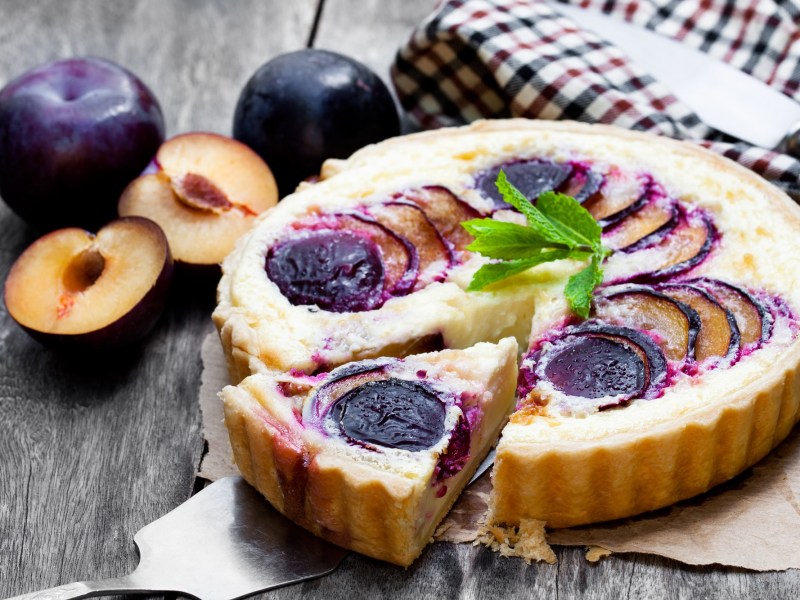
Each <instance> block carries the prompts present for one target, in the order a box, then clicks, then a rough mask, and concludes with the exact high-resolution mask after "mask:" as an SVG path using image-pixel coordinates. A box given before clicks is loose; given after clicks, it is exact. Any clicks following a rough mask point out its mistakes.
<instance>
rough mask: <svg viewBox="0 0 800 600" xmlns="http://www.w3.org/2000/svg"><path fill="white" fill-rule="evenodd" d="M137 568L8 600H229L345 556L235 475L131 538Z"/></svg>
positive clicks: (309, 574)
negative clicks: (163, 598) (170, 595)
mask: <svg viewBox="0 0 800 600" xmlns="http://www.w3.org/2000/svg"><path fill="white" fill-rule="evenodd" d="M133 539H134V541H135V542H136V546H137V547H138V548H139V555H140V561H139V566H138V567H136V570H135V571H133V573H131V574H130V575H128V576H126V577H120V578H119V579H105V580H102V581H84V582H76V583H69V584H66V585H60V586H58V587H54V588H51V589H48V590H43V591H40V592H33V593H31V594H23V595H22V596H17V597H15V598H12V599H9V600H34V599H36V600H45V599H52V600H67V599H69V598H90V597H93V596H107V595H113V594H117V593H120V594H154V593H164V592H176V593H179V594H184V595H189V596H194V597H195V598H201V599H202V600H233V599H234V598H242V597H244V596H249V595H251V594H255V593H257V592H263V591H267V590H270V589H273V588H276V587H280V586H282V585H286V584H288V583H294V582H298V581H304V580H306V579H312V578H314V577H319V576H320V575H325V574H327V573H330V572H331V571H333V570H334V569H335V568H336V567H337V566H338V565H339V563H340V562H341V560H342V559H343V558H344V557H345V556H346V555H347V550H344V549H342V548H339V547H338V546H334V545H333V544H330V543H328V542H325V541H324V540H321V539H320V538H317V537H316V536H314V535H312V534H310V533H308V532H307V531H306V530H304V529H302V528H301V527H299V526H297V525H295V524H294V523H292V522H291V521H289V520H288V519H286V518H285V517H284V516H282V515H281V514H280V513H279V512H278V511H276V510H275V509H274V508H272V506H270V504H269V503H268V502H267V501H266V500H265V499H264V498H263V497H262V496H261V495H260V494H259V493H258V492H257V491H256V490H254V489H253V488H252V487H250V486H249V485H248V484H247V483H246V482H245V481H244V480H243V479H242V478H241V477H226V478H224V479H220V480H218V481H216V482H214V483H212V484H211V485H209V486H208V487H207V488H205V489H204V490H203V491H201V492H199V493H197V494H195V495H194V496H193V497H192V498H190V499H189V500H188V501H187V502H185V503H183V504H181V505H180V506H179V507H178V508H176V509H175V510H173V511H172V512H170V513H168V514H166V515H165V516H163V517H161V518H160V519H158V520H157V521H154V522H152V523H150V524H149V525H147V526H145V527H143V528H142V529H140V530H139V532H138V533H137V534H136V535H135V536H134V538H133Z"/></svg>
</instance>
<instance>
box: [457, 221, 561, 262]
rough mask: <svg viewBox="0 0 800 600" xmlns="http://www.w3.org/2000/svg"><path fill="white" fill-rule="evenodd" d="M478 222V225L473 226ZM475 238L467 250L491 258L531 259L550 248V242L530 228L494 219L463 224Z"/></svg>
mask: <svg viewBox="0 0 800 600" xmlns="http://www.w3.org/2000/svg"><path fill="white" fill-rule="evenodd" d="M476 222H477V224H476V225H473V224H475V223H476ZM462 225H463V226H464V228H465V229H466V230H467V231H468V232H469V233H470V234H472V235H473V236H474V237H475V240H474V241H473V242H472V243H471V244H470V245H469V246H467V250H472V251H473V252H479V253H480V254H482V255H483V256H487V257H489V258H500V259H504V260H514V259H518V258H530V257H532V256H535V255H537V254H538V253H539V252H541V250H542V248H549V247H550V246H551V244H550V242H548V241H547V240H545V239H543V238H542V237H540V236H539V234H538V233H536V232H535V231H534V230H533V229H531V228H530V227H525V226H524V225H518V224H517V223H505V222H503V221H493V220H492V219H475V220H474V221H466V222H464V223H462Z"/></svg>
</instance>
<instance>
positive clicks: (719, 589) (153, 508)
mask: <svg viewBox="0 0 800 600" xmlns="http://www.w3.org/2000/svg"><path fill="white" fill-rule="evenodd" d="M432 4H433V1H432V0H413V1H412V0H391V1H389V0H365V1H363V2H359V1H355V0H324V3H323V4H322V5H321V6H320V5H319V2H318V1H317V0H293V1H291V2H283V1H279V0H237V1H236V2H230V1H229V2H225V1H224V0H217V1H211V0H204V1H200V0H195V1H192V0H113V1H112V0H106V1H103V0H46V1H45V0H38V1H31V0H2V2H0V84H2V83H4V82H6V81H7V80H8V79H9V78H10V77H12V76H14V75H16V74H19V73H21V72H23V71H25V70H26V69H28V68H30V67H33V66H35V65H37V64H40V63H42V62H44V61H46V60H49V59H53V58H58V57H66V56H70V55H82V54H95V55H99V56H105V57H108V58H111V59H112V60H116V61H118V62H120V63H121V64H123V65H126V66H127V67H129V68H130V69H131V70H133V71H134V72H136V73H138V74H139V75H140V76H141V77H142V78H143V79H144V80H145V81H146V82H147V83H148V84H149V85H150V86H151V87H152V88H153V90H154V91H155V93H156V95H157V96H158V97H159V98H160V100H161V102H162V105H163V108H164V110H165V113H166V117H167V122H168V129H169V133H170V134H175V133H178V132H183V131H190V130H211V131H217V132H222V133H228V132H229V131H230V123H231V118H232V114H233V107H234V104H235V101H236V97H237V96H238V93H239V90H240V89H241V87H242V86H243V85H244V83H245V81H246V80H247V78H248V77H249V76H250V74H251V73H252V72H253V71H254V70H255V69H256V68H257V67H258V66H259V65H260V64H262V63H263V62H264V61H266V60H267V59H269V58H270V57H272V56H275V55H276V54H278V53H280V52H283V51H288V50H294V49H298V48H301V47H304V46H305V45H306V44H307V43H308V41H309V40H310V39H311V38H312V34H314V35H313V41H314V44H315V45H316V46H318V47H322V48H327V49H332V50H339V51H342V52H344V53H346V54H349V55H351V56H354V57H356V58H359V59H361V60H362V61H364V62H366V63H367V64H369V65H370V66H371V67H373V68H374V69H376V71H378V72H379V73H380V74H381V75H382V76H384V77H386V75H387V72H388V65H389V63H390V61H391V59H392V57H393V54H394V52H395V50H396V48H397V46H398V44H400V43H401V42H402V40H403V39H404V38H405V36H406V35H408V32H409V31H410V28H411V26H412V25H413V24H414V23H416V22H418V21H419V20H420V19H421V18H422V17H423V16H424V15H425V14H427V12H428V11H429V10H430V8H431V6H432ZM318 9H321V10H320V12H319V17H320V18H319V21H318V24H317V26H316V29H315V25H314V24H315V16H316V15H317V11H318ZM35 237H36V232H35V231H33V230H32V229H30V228H28V227H26V226H25V225H24V224H23V223H22V222H21V221H20V220H19V219H18V218H17V217H16V216H14V215H13V214H11V213H10V211H8V209H6V208H5V206H3V205H0V277H2V278H3V280H4V279H5V276H6V274H7V272H8V269H9V267H10V266H11V263H12V262H13V260H14V259H15V258H16V257H17V256H18V255H19V253H20V252H21V251H22V250H23V249H24V248H25V247H26V246H27V245H28V244H29V243H31V242H32V241H33V240H34V239H35ZM212 306H213V289H212V288H211V287H210V286H208V285H194V284H191V282H190V281H188V279H187V278H185V277H184V278H181V279H179V281H178V285H177V286H176V287H175V289H174V291H173V297H172V299H171V305H170V308H169V310H168V312H167V314H166V315H165V317H164V318H163V319H162V321H161V322H160V324H159V325H158V327H157V329H156V331H155V332H154V334H153V335H152V336H150V337H149V338H148V339H147V340H146V341H145V343H143V344H142V345H141V347H139V348H138V349H137V350H136V351H134V352H132V353H130V355H128V356H125V357H119V358H116V359H114V360H113V361H110V362H106V363H100V362H97V361H96V360H92V361H89V360H86V359H82V358H81V357H77V356H73V357H69V358H66V357H64V356H61V355H58V354H56V353H54V352H51V351H49V350H46V349H44V348H42V347H41V346H39V345H38V344H37V343H35V342H33V341H32V340H30V339H29V338H28V337H27V336H26V335H25V334H24V333H22V331H20V330H19V329H18V328H17V327H16V326H15V325H14V323H13V322H12V321H11V319H10V318H9V317H8V314H7V312H6V311H5V309H4V308H2V309H0V597H6V596H10V595H15V594H20V593H22V592H27V591H33V590H35V589H40V588H42V587H48V586H52V585H56V584H59V583H66V582H69V581H73V580H80V579H99V578H103V577H110V576H118V575H121V574H123V573H126V572H128V571H130V570H131V569H132V568H133V567H134V566H135V564H136V560H137V559H136V552H135V550H134V546H133V543H132V537H133V534H134V533H135V532H136V531H137V530H138V529H139V528H140V527H142V526H143V525H145V524H147V523H149V522H150V521H152V520H154V519H156V518H157V517H159V516H161V515H162V514H164V513H166V512H168V511H169V510H171V509H172V508H174V507H175V506H177V505H178V504H180V503H181V502H182V501H183V500H185V499H186V498H187V497H188V496H189V495H190V494H191V493H192V490H193V486H194V470H195V468H196V466H197V463H198V460H199V457H200V454H201V452H202V441H201V438H200V431H199V411H198V407H197V404H196V397H197V391H198V388H199V384H200V371H201V364H200V342H201V341H202V339H203V336H204V335H205V334H206V333H207V332H208V331H209V330H210V329H211V325H210V321H209V315H210V311H211V309H212ZM558 557H559V563H558V564H557V565H526V564H525V563H524V562H522V561H519V560H513V559H503V558H500V557H499V556H497V555H495V554H493V553H492V552H490V551H489V550H486V549H483V548H473V547H467V546H453V545H449V544H436V545H434V546H432V547H431V548H429V549H428V550H427V551H426V552H425V554H424V555H423V557H422V558H421V559H420V560H419V561H418V562H417V563H416V564H415V565H414V566H412V567H411V568H410V569H408V570H407V571H405V570H402V569H398V568H395V567H392V566H388V565H385V564H381V563H378V562H376V561H373V560H370V559H366V558H363V557H359V556H355V555H351V556H350V557H349V558H347V559H346V560H345V562H344V563H343V564H342V566H341V567H340V568H339V570H338V571H337V572H336V573H334V574H333V575H331V576H328V577H326V578H324V579H320V580H316V581H313V582H309V583H306V584H301V585H296V586H290V587H287V588H283V589H281V590H277V591H274V592H272V593H269V594H265V597H269V598H286V599H289V598H300V597H302V598H320V599H322V598H325V599H335V598H360V597H364V598H381V597H392V598H395V597H397V598H415V599H416V598H426V597H442V598H482V597H488V596H494V597H520V598H523V597H526V598H527V597H561V598H573V597H581V598H583V597H586V598H796V597H798V596H800V572H798V571H789V572H784V573H752V572H746V571H742V570H736V569H725V568H698V567H688V566H685V565H681V564H679V563H676V562H672V561H667V560H663V559H660V558H657V557H650V556H645V555H630V556H614V557H611V558H610V559H607V560H605V561H604V562H602V563H600V564H597V565H590V564H588V563H586V562H585V560H584V559H583V552H582V550H581V549H569V548H567V549H559V550H558Z"/></svg>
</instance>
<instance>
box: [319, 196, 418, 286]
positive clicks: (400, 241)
mask: <svg viewBox="0 0 800 600" xmlns="http://www.w3.org/2000/svg"><path fill="white" fill-rule="evenodd" d="M334 218H335V226H336V227H337V228H341V229H346V230H349V231H354V232H362V233H364V234H366V235H368V237H370V238H371V239H372V240H373V241H374V242H375V243H376V244H377V245H378V248H380V251H381V255H382V257H383V267H384V272H385V277H384V290H385V291H386V294H390V295H392V296H402V295H405V294H407V293H409V292H410V291H411V290H412V289H413V287H414V283H416V281H417V277H418V275H419V254H418V253H417V249H416V248H415V247H414V245H413V244H412V243H411V242H410V241H409V240H408V239H406V238H405V237H403V236H401V235H398V234H396V233H395V232H394V231H392V230H390V229H388V228H387V227H385V226H384V225H382V224H381V223H379V222H378V221H376V220H375V219H373V218H372V217H370V216H368V215H366V214H363V213H359V212H355V211H354V212H350V213H342V214H338V215H335V216H334Z"/></svg>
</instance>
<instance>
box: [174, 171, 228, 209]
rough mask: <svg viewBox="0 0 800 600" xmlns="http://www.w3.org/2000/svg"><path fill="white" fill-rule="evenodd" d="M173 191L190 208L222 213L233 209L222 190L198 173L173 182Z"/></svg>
mask: <svg viewBox="0 0 800 600" xmlns="http://www.w3.org/2000/svg"><path fill="white" fill-rule="evenodd" d="M172 189H173V191H174V192H175V195H176V196H177V197H178V199H179V200H180V201H181V202H183V203H184V204H185V205H186V206H188V207H189V208H195V209H197V210H205V211H211V212H215V213H220V212H223V211H226V210H230V209H231V208H233V203H232V202H231V201H230V200H228V197H227V196H226V195H225V192H223V191H222V190H221V189H219V188H218V187H217V186H216V185H214V183H213V182H212V181H211V180H210V179H208V178H207V177H204V176H202V175H199V174H197V173H187V174H186V175H183V176H181V177H176V178H174V179H173V180H172Z"/></svg>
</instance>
